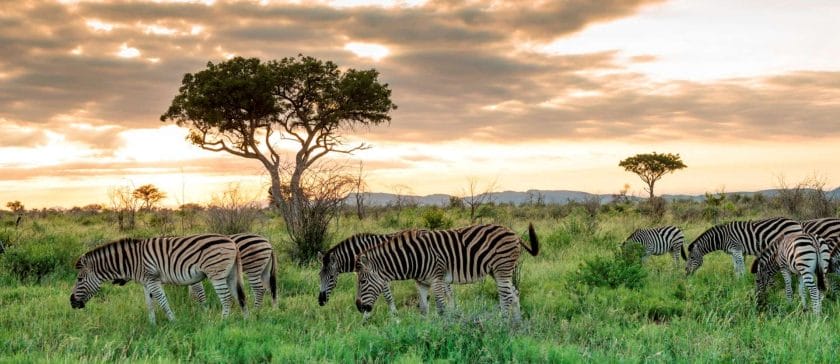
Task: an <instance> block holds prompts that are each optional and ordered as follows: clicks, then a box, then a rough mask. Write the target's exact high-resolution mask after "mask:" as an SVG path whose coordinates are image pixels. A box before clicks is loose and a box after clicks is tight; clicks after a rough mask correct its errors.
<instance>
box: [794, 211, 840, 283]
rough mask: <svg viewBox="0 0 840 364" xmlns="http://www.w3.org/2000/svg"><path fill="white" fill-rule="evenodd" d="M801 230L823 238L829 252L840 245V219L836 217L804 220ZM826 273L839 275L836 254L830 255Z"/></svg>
mask: <svg viewBox="0 0 840 364" xmlns="http://www.w3.org/2000/svg"><path fill="white" fill-rule="evenodd" d="M802 229H803V230H804V231H805V232H807V233H810V234H814V235H817V236H819V237H821V238H823V239H824V240H825V244H827V245H828V249H829V250H830V251H833V250H834V248H835V247H836V246H837V245H839V244H840V219H838V218H836V217H826V218H822V219H813V220H805V221H803V222H802ZM828 271H829V272H832V273H840V256H838V255H837V254H832V255H831V263H830V265H829V269H828Z"/></svg>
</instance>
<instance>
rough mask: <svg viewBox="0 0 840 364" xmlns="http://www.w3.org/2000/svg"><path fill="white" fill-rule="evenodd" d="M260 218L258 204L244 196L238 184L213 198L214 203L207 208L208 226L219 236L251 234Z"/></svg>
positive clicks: (232, 185)
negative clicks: (252, 228)
mask: <svg viewBox="0 0 840 364" xmlns="http://www.w3.org/2000/svg"><path fill="white" fill-rule="evenodd" d="M258 217H259V208H258V206H257V203H256V202H255V201H254V199H248V198H247V197H246V196H244V194H243V192H242V190H241V189H240V188H239V185H238V184H231V185H229V186H228V188H227V190H226V191H224V192H222V194H221V195H217V196H213V202H211V203H210V206H208V207H207V226H208V228H209V229H210V231H211V232H214V233H218V234H225V235H231V234H239V233H246V232H250V231H251V227H252V226H253V225H254V222H255V221H256V220H257V218H258Z"/></svg>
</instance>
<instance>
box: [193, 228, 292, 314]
mask: <svg viewBox="0 0 840 364" xmlns="http://www.w3.org/2000/svg"><path fill="white" fill-rule="evenodd" d="M230 239H231V240H233V242H234V243H236V248H237V249H238V250H239V259H240V260H241V262H242V272H243V273H245V277H247V278H248V283H249V285H250V286H251V291H253V292H254V307H260V306H261V305H262V301H263V296H265V293H266V292H269V293H270V294H271V305H272V307H277V258H276V256H275V254H274V247H272V246H271V243H270V242H269V241H268V239H266V238H265V237H262V236H260V235H256V234H235V235H231V236H230ZM190 294H191V295H192V296H193V298H194V299H195V300H197V301H198V302H201V303H202V304H206V302H207V296H206V294H205V293H204V284H203V283H201V282H198V283H194V284H192V285H191V286H190Z"/></svg>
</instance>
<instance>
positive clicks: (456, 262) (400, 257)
mask: <svg viewBox="0 0 840 364" xmlns="http://www.w3.org/2000/svg"><path fill="white" fill-rule="evenodd" d="M528 231H529V236H530V242H531V248H530V249H529V248H528V247H527V246H525V244H524V242H523V241H522V239H520V238H519V236H517V234H516V233H515V232H513V231H511V230H510V229H508V228H505V227H502V226H499V225H475V226H469V227H465V228H461V229H455V230H433V231H429V230H426V231H416V230H410V231H404V232H402V233H399V234H395V235H394V236H393V237H392V238H391V239H390V240H389V241H388V242H387V243H385V244H382V245H379V246H376V247H374V248H372V249H369V250H367V251H365V252H364V253H363V254H360V255H359V256H358V257H357V259H356V267H355V269H356V273H357V288H356V308H358V310H359V311H360V312H362V313H363V314H364V315H365V317H367V315H368V314H369V313H370V311H371V310H372V308H373V303H374V302H375V301H376V298H377V297H378V296H379V294H380V293H381V292H382V291H383V290H384V289H385V287H387V286H388V284H389V282H390V281H393V280H406V279H414V280H417V281H421V282H430V288H431V289H432V291H433V292H434V295H435V303H436V304H437V308H438V311H439V312H443V311H444V299H445V296H446V285H447V284H448V283H458V284H463V283H471V282H475V281H478V280H480V279H482V278H484V276H486V275H488V274H490V275H492V276H493V278H494V279H495V280H496V286H497V288H498V291H499V302H500V305H501V308H502V310H503V311H509V313H510V314H511V315H512V316H513V320H514V321H515V322H518V321H519V320H520V312H519V292H518V291H517V289H516V287H514V285H513V274H514V270H515V269H516V263H517V260H518V259H519V255H520V245H522V246H523V247H525V249H526V250H527V251H528V252H529V253H530V254H531V255H537V253H538V252H539V242H538V241H537V235H536V233H535V232H534V227H533V226H529V229H528ZM418 287H420V286H418ZM420 288H424V287H420ZM425 289H428V288H425ZM424 295H425V292H421V296H424ZM450 304H451V301H450Z"/></svg>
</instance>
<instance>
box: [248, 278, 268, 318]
mask: <svg viewBox="0 0 840 364" xmlns="http://www.w3.org/2000/svg"><path fill="white" fill-rule="evenodd" d="M248 284H249V285H251V290H252V291H254V309H257V308H260V306H261V305H262V301H263V297H264V296H265V291H266V287H265V286H263V281H262V276H261V275H256V274H251V275H248Z"/></svg>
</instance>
